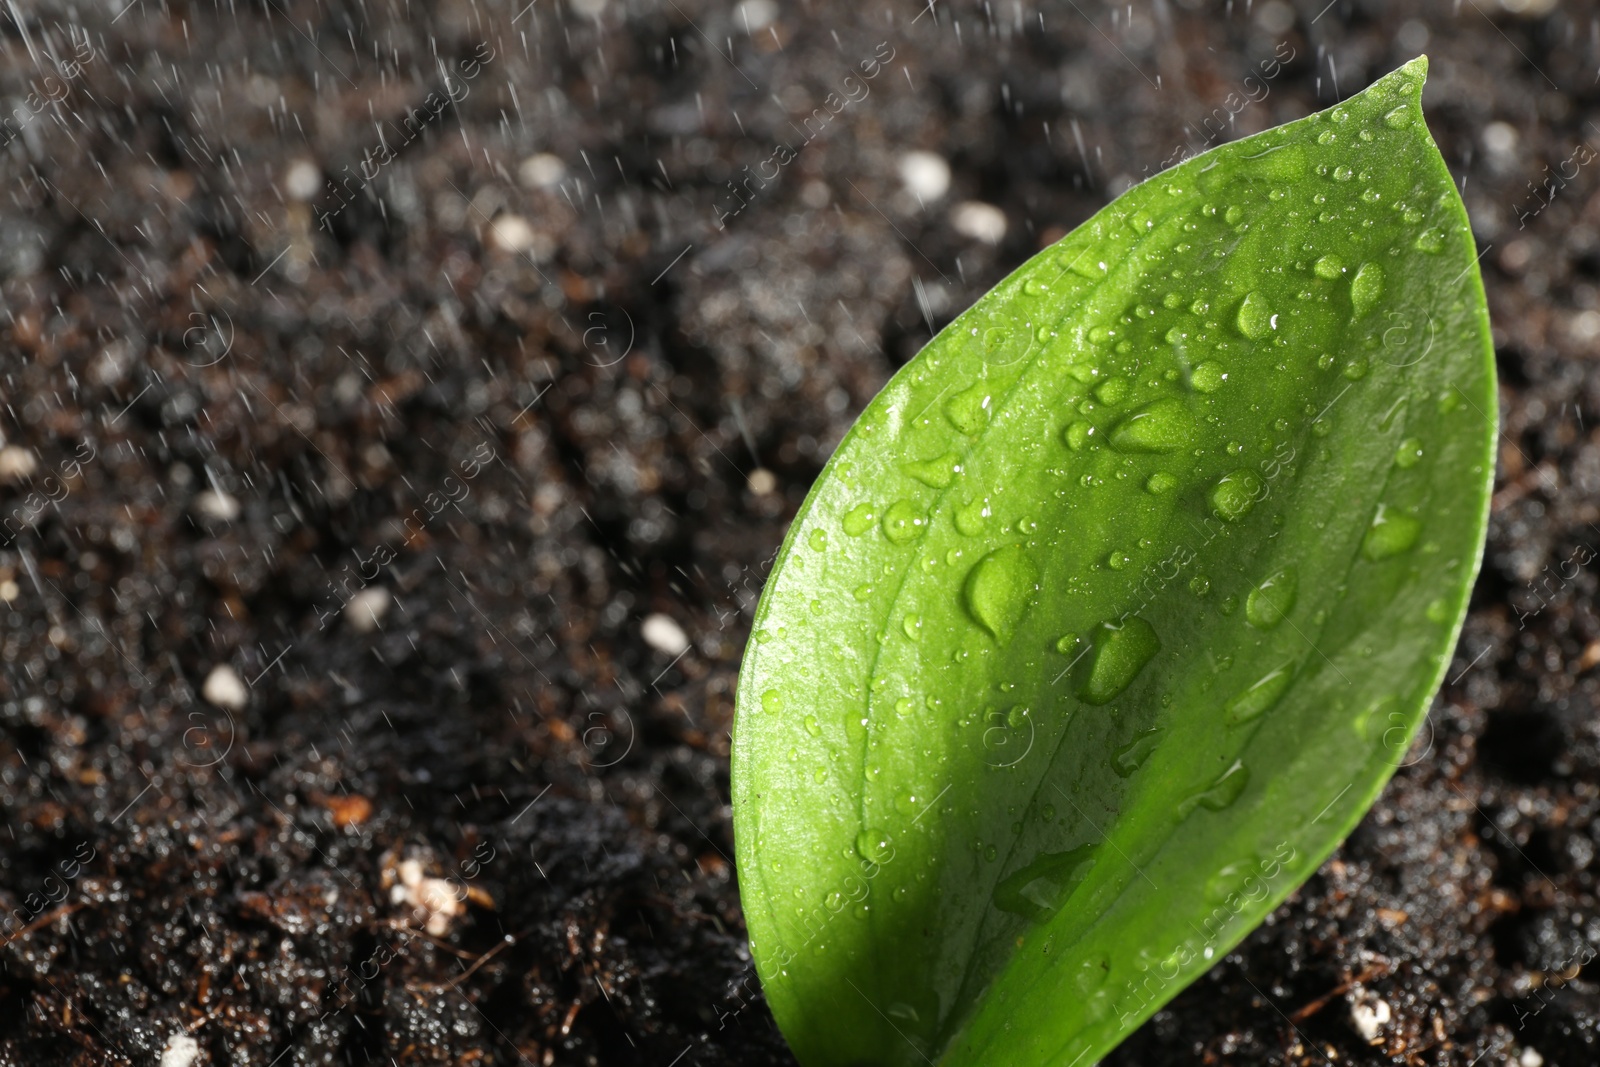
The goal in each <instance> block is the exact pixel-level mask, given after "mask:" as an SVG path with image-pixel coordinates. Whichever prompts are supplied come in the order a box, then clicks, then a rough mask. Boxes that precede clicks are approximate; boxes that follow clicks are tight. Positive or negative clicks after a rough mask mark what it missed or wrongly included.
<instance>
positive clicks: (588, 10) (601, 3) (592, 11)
mask: <svg viewBox="0 0 1600 1067" xmlns="http://www.w3.org/2000/svg"><path fill="white" fill-rule="evenodd" d="M567 3H568V5H570V6H571V8H572V13H573V14H574V15H579V16H581V17H583V18H586V19H598V18H599V17H600V16H601V14H603V13H604V12H605V9H606V0H567Z"/></svg>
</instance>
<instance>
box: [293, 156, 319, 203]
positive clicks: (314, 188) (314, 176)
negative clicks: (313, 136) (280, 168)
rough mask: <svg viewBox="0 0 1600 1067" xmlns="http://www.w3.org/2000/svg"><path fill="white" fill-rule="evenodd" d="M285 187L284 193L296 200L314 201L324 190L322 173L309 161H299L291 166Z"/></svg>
mask: <svg viewBox="0 0 1600 1067" xmlns="http://www.w3.org/2000/svg"><path fill="white" fill-rule="evenodd" d="M283 186H284V192H286V193H288V194H289V195H290V197H292V198H293V199H295V200H314V199H316V196H317V193H318V192H320V191H321V190H322V171H321V170H320V169H318V167H317V165H316V164H315V163H313V162H311V161H310V160H309V159H297V160H295V161H294V162H293V163H291V164H289V171H288V173H287V174H285V175H284V176H283Z"/></svg>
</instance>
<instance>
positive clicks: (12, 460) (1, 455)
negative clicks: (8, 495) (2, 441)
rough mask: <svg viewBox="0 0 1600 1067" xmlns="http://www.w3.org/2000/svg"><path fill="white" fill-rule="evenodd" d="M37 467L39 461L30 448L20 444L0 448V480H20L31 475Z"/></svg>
mask: <svg viewBox="0 0 1600 1067" xmlns="http://www.w3.org/2000/svg"><path fill="white" fill-rule="evenodd" d="M38 469H39V461H38V459H36V458H35V457H34V455H33V452H32V451H31V450H29V449H26V448H23V447H22V446H21V445H7V446H6V447H5V448H0V482H20V481H22V479H24V478H31V477H33V472H34V471H36V470H38Z"/></svg>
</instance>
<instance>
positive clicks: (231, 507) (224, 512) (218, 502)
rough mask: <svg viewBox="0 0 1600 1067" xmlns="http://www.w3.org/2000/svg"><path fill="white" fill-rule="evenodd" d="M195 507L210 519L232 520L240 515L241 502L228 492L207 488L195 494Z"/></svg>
mask: <svg viewBox="0 0 1600 1067" xmlns="http://www.w3.org/2000/svg"><path fill="white" fill-rule="evenodd" d="M194 508H195V510H196V511H198V512H199V513H200V514H202V515H204V516H205V517H206V518H208V519H221V520H222V521H223V522H232V521H233V520H234V519H237V518H238V517H239V502H238V501H237V500H235V499H233V497H231V496H229V495H228V494H227V493H219V492H217V491H216V490H215V489H205V490H202V491H201V492H198V493H196V494H195V495H194Z"/></svg>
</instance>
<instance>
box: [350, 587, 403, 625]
mask: <svg viewBox="0 0 1600 1067" xmlns="http://www.w3.org/2000/svg"><path fill="white" fill-rule="evenodd" d="M391 600H392V598H391V597H390V596H389V590H387V589H385V588H384V587H383V586H381V585H369V586H367V588H365V589H363V590H361V591H360V592H358V593H357V594H356V595H355V596H353V597H351V598H350V599H349V600H347V601H346V602H345V605H344V617H345V621H346V622H348V623H349V624H350V629H352V630H354V631H355V632H356V633H358V634H370V633H371V632H372V631H374V630H376V629H377V628H378V624H379V623H381V622H382V621H383V616H384V614H385V613H386V612H387V611H388V610H389V604H390V602H391Z"/></svg>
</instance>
